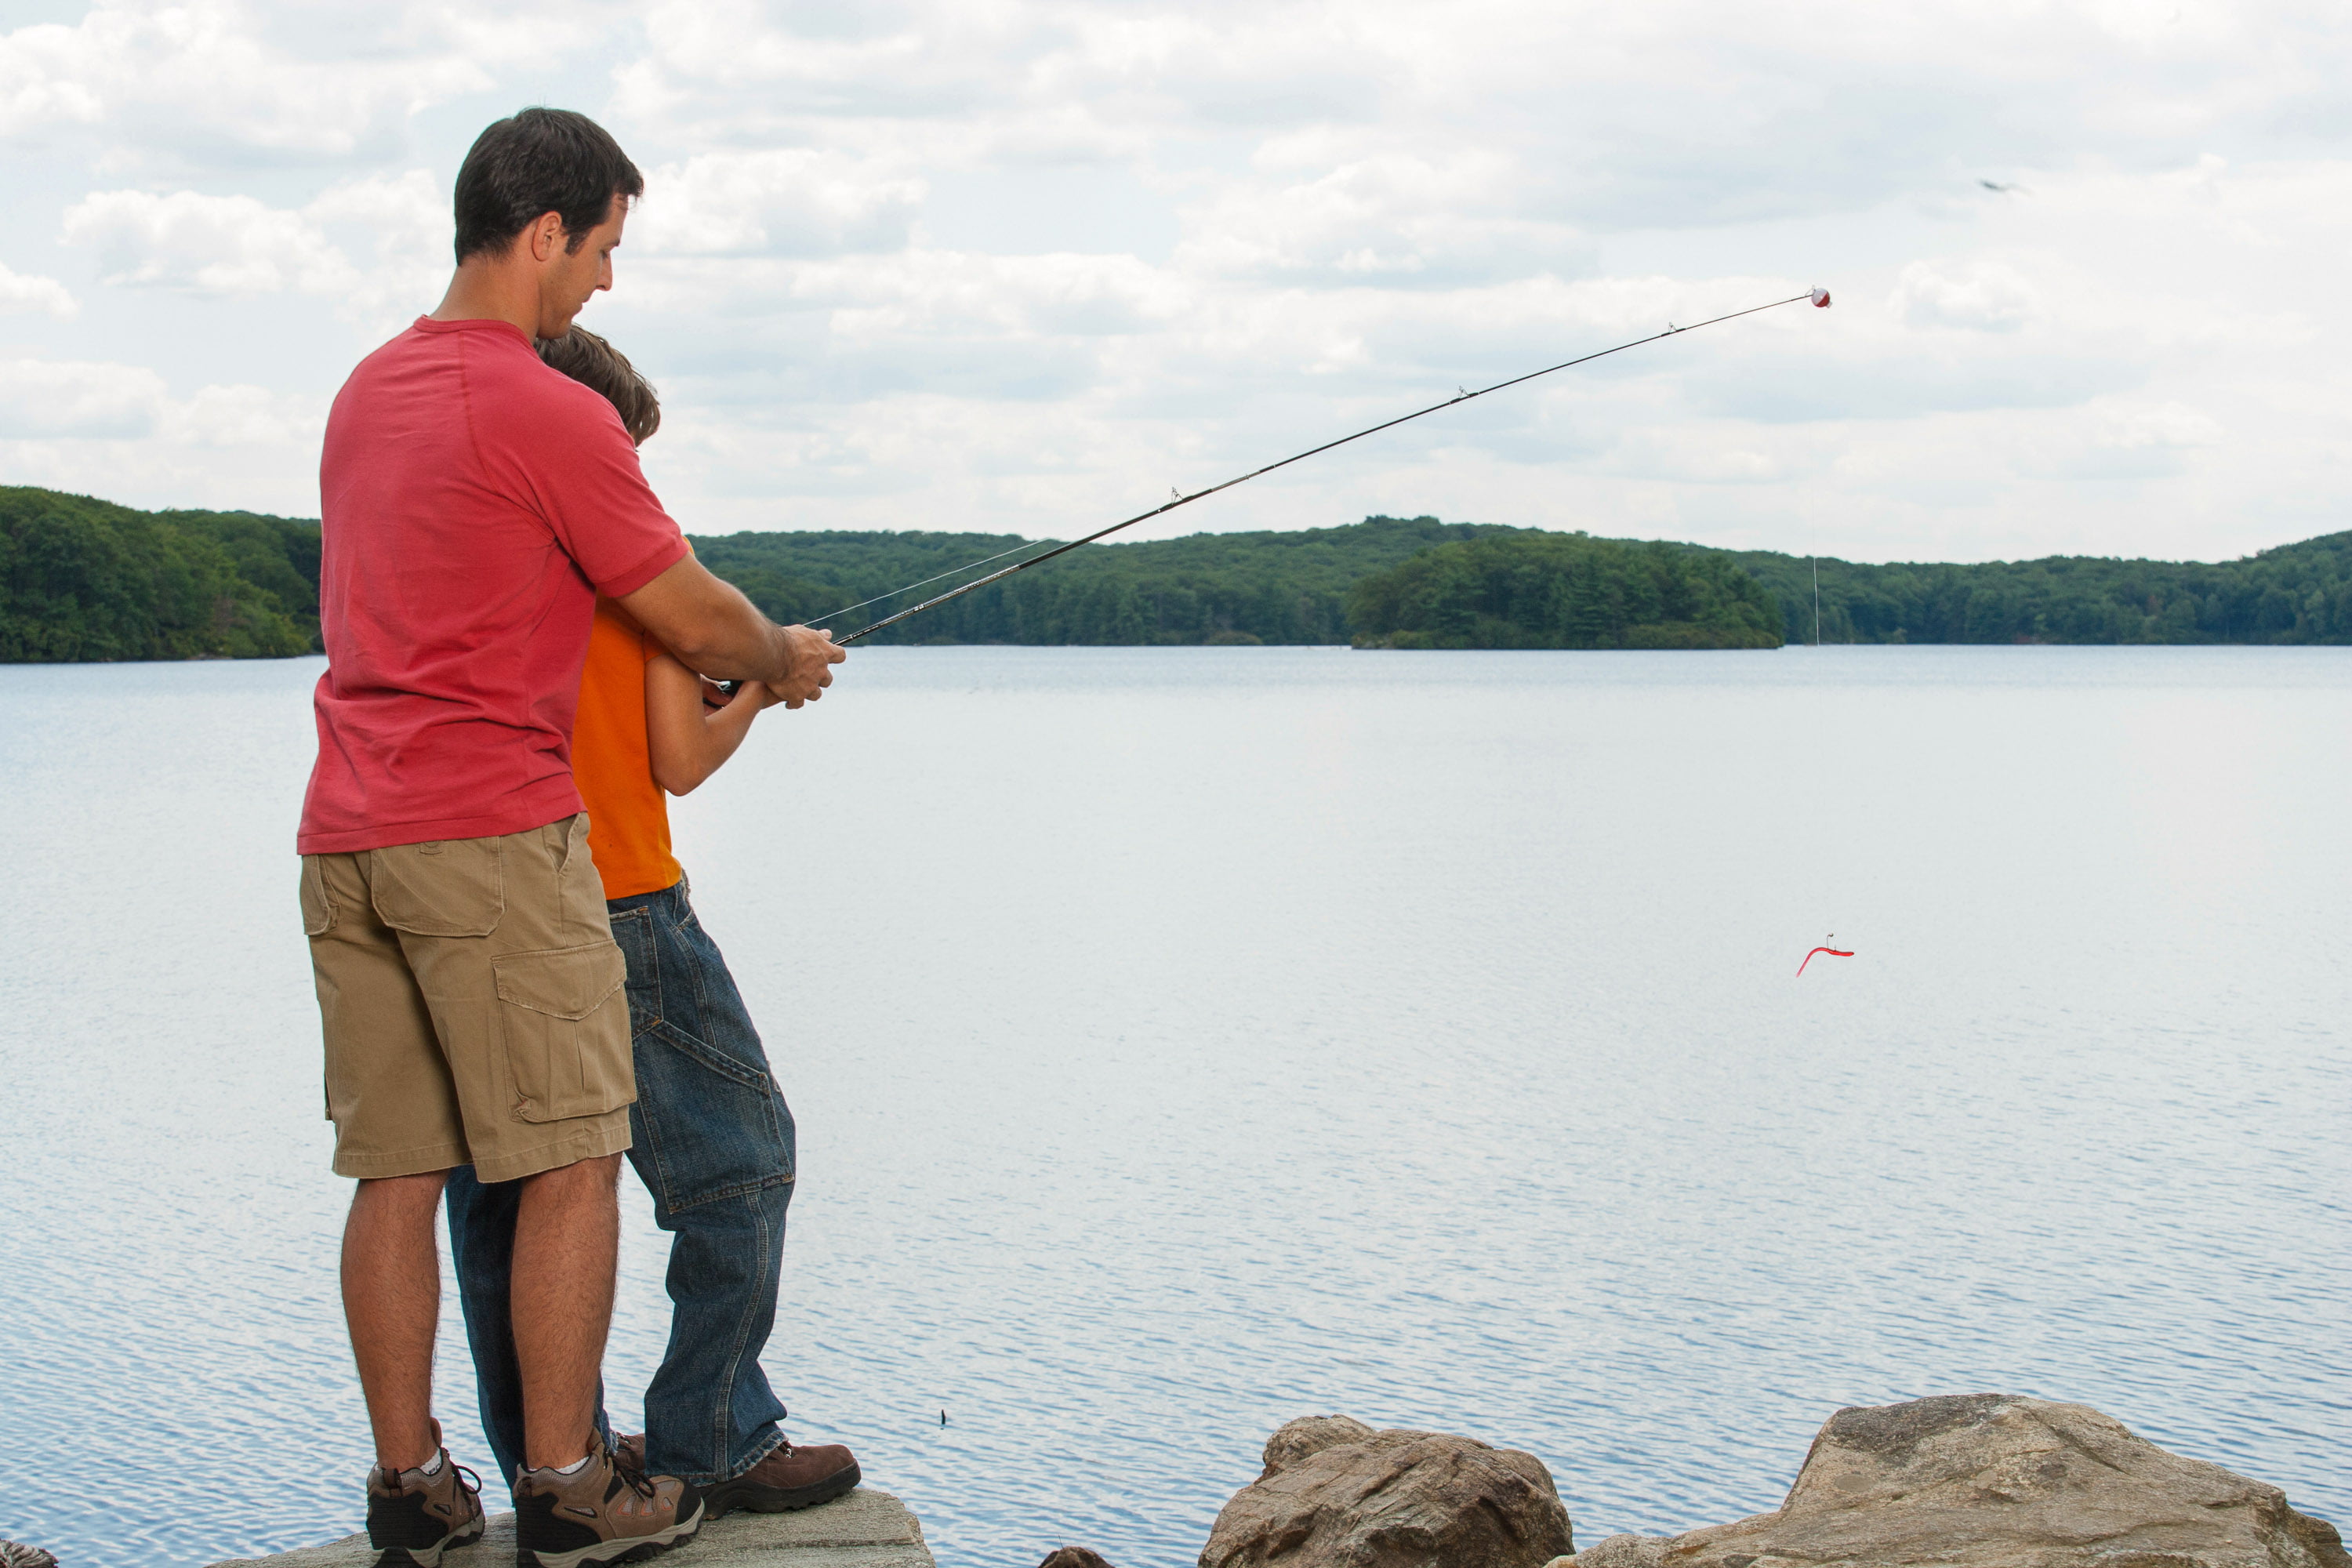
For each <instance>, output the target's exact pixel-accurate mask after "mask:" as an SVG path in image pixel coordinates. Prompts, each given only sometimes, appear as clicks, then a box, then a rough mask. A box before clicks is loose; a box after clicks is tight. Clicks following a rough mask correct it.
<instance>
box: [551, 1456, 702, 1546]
mask: <svg viewBox="0 0 2352 1568" xmlns="http://www.w3.org/2000/svg"><path fill="white" fill-rule="evenodd" d="M590 1443H591V1445H592V1446H591V1447H590V1448H589V1450H588V1462H587V1463H585V1464H583V1465H582V1466H581V1467H580V1468H578V1469H576V1470H574V1471H572V1473H571V1474H570V1475H568V1476H567V1475H565V1474H564V1473H563V1472H562V1471H561V1470H521V1471H519V1472H517V1474H516V1476H515V1485H514V1502H515V1562H516V1563H517V1564H518V1565H519V1568H592V1565H594V1564H602V1563H635V1562H638V1561H640V1560H641V1559H644V1558H647V1557H651V1556H652V1555H654V1554H655V1553H656V1552H667V1550H669V1548H671V1547H673V1546H676V1545H677V1543H678V1542H681V1541H689V1540H691V1539H693V1536H694V1532H695V1531H698V1530H700V1529H701V1528H702V1514H703V1505H702V1494H701V1493H700V1492H698V1491H697V1490H696V1489H694V1488H693V1487H692V1486H690V1485H688V1483H687V1482H685V1481H682V1480H679V1479H677V1477H676V1476H648V1475H646V1473H645V1472H644V1471H643V1470H642V1469H640V1468H637V1467H636V1466H635V1465H628V1464H622V1463H619V1462H617V1461H616V1459H615V1458H614V1453H613V1450H612V1449H610V1448H608V1447H605V1446H604V1438H603V1436H601V1435H593V1436H591V1438H590Z"/></svg>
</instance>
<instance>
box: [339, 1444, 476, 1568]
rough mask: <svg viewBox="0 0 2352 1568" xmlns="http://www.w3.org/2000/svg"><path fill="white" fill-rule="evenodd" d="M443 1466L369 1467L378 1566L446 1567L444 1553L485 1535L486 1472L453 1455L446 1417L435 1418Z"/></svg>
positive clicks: (370, 1526) (370, 1527)
mask: <svg viewBox="0 0 2352 1568" xmlns="http://www.w3.org/2000/svg"><path fill="white" fill-rule="evenodd" d="M433 1447H434V1449H435V1450H436V1453H437V1454H438V1455H439V1457H440V1461H441V1468H439V1469H437V1470H436V1471H434V1472H433V1473H432V1474H431V1475H427V1474H425V1471H424V1470H423V1469H421V1468H420V1469H414V1470H387V1469H382V1468H377V1469H373V1470H370V1471H369V1472H368V1483H367V1532H368V1545H369V1546H370V1547H372V1548H373V1549H374V1550H375V1551H377V1552H382V1553H383V1555H382V1556H380V1557H378V1558H377V1559H376V1563H377V1568H408V1565H410V1564H414V1565H415V1568H440V1563H441V1558H442V1555H443V1553H445V1552H448V1551H450V1550H451V1549H452V1548H454V1547H459V1546H468V1545H471V1544H472V1543H473V1542H477V1541H478V1540H480V1539H481V1537H482V1501H481V1491H482V1478H481V1477H479V1476H478V1475H476V1474H474V1472H473V1471H471V1470H469V1469H467V1468H466V1467H465V1466H463V1465H460V1464H458V1463H457V1462H456V1461H454V1460H452V1459H451V1458H449V1450H448V1449H447V1448H445V1447H442V1446H441V1423H439V1422H438V1421H436V1422H435V1423H433Z"/></svg>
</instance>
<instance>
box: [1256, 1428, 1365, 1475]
mask: <svg viewBox="0 0 2352 1568" xmlns="http://www.w3.org/2000/svg"><path fill="white" fill-rule="evenodd" d="M1371 1435H1372V1429H1371V1428H1370V1427H1369V1426H1365V1425H1364V1424H1363V1423H1362V1422H1360V1421H1359V1420H1357V1419H1356V1418H1355V1417H1354V1416H1352V1415H1302V1416H1300V1417H1299V1418H1298V1419H1297V1420H1296V1421H1286V1422H1284V1423H1283V1424H1282V1425H1281V1426H1278V1427H1276V1429H1275V1434H1274V1436H1271V1437H1268V1438H1267V1439H1266V1440H1265V1468H1264V1469H1262V1470H1260V1471H1259V1472H1258V1473H1257V1479H1259V1480H1264V1479H1266V1477H1268V1476H1270V1475H1272V1474H1274V1473H1275V1471H1276V1470H1286V1469H1288V1468H1290V1467H1291V1466H1293V1465H1295V1464H1297V1463H1298V1461H1299V1460H1301V1459H1303V1458H1307V1456H1308V1455H1309V1454H1319V1453H1321V1452H1322V1451H1323V1450H1324V1449H1326V1448H1336V1447H1339V1445H1340V1444H1342V1443H1360V1442H1362V1441H1363V1440H1364V1439H1365V1438H1367V1437H1369V1436H1371Z"/></svg>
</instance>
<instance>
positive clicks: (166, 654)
mask: <svg viewBox="0 0 2352 1568" xmlns="http://www.w3.org/2000/svg"><path fill="white" fill-rule="evenodd" d="M318 582H319V528H318V525H317V524H316V523H302V522H293V521H288V520H287V519H285V518H280V517H260V516H257V515H256V514H254V513H252V512H242V511H227V512H220V511H162V512H147V511H134V510H131V508H129V507H126V506H116V505H114V504H113V503H112V502H110V501H102V500H91V499H90V498H89V497H88V496H69V495H60V494H58V492H57V491H55V490H44V489H30V488H26V487H0V662H5V663H12V664H24V663H54V662H68V661H97V660H106V659H138V658H273V657H283V656H285V655H288V654H297V653H308V652H310V650H311V648H312V647H314V646H315V641H314V639H315V637H316V636H317V632H318V626H319V589H318Z"/></svg>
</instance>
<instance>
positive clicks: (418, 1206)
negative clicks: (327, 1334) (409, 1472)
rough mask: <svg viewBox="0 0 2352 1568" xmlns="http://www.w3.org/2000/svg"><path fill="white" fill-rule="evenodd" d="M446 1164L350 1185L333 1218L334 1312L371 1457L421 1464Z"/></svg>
mask: <svg viewBox="0 0 2352 1568" xmlns="http://www.w3.org/2000/svg"><path fill="white" fill-rule="evenodd" d="M447 1174H448V1173H447V1172H446V1171H430V1172H427V1173H425V1174H423V1175H418V1176H385V1177H381V1178H379V1179H377V1180H374V1181H365V1182H362V1183H361V1184H359V1190H358V1191H357V1192H355V1193H353V1194H352V1212H351V1215H350V1217H349V1218H348V1219H346V1220H345V1221H344V1223H343V1320H344V1321H345V1322H346V1323H348V1324H349V1325H350V1326H351V1332H352V1359H353V1360H355V1361H356V1362H358V1363H359V1369H360V1391H361V1392H362V1394H365V1395H366V1396H367V1407H368V1425H369V1426H371V1427H372V1428H373V1430H374V1433H375V1462H376V1463H377V1464H379V1465H382V1466H383V1467H384V1468H386V1469H391V1470H406V1469H413V1468H415V1467H417V1466H419V1465H425V1464H430V1463H431V1462H432V1460H433V1455H434V1452H435V1449H434V1445H433V1334H434V1331H435V1329H436V1328H437V1327H438V1326H439V1325H440V1321H441V1257H440V1252H439V1250H438V1248H437V1247H436V1246H435V1243H434V1237H433V1215H434V1210H435V1209H436V1208H437V1207H438V1206H439V1205H440V1203H441V1184H442V1181H443V1179H444V1178H445V1177H446V1176H447Z"/></svg>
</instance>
